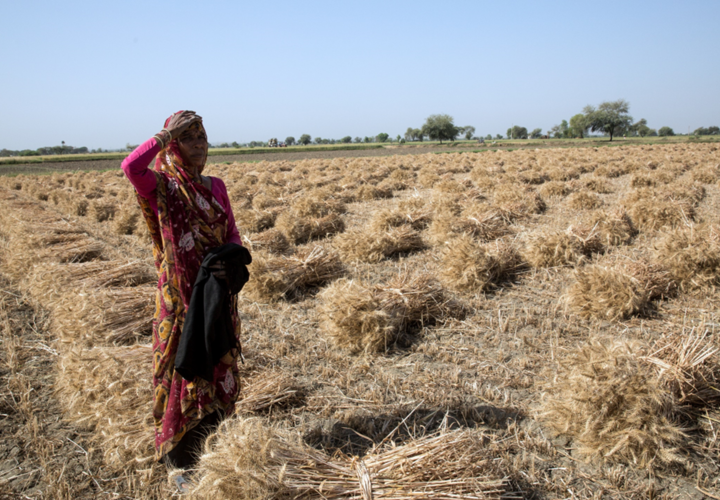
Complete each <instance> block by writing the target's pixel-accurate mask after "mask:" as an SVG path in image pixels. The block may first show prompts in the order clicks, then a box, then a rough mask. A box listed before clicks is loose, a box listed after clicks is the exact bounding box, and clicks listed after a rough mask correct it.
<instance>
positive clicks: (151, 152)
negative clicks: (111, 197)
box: [121, 137, 162, 198]
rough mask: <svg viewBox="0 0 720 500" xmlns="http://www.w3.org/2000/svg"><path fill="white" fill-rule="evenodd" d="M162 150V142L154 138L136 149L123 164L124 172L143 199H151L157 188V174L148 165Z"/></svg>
mask: <svg viewBox="0 0 720 500" xmlns="http://www.w3.org/2000/svg"><path fill="white" fill-rule="evenodd" d="M161 149H162V144H161V141H160V140H159V139H157V138H156V137H152V138H151V139H148V140H147V141H145V142H143V143H142V144H140V145H139V146H138V147H137V148H135V151H133V152H132V153H130V155H129V156H127V157H126V158H125V159H124V160H123V162H122V167H121V168H122V169H123V172H125V175H126V176H127V178H128V179H129V180H130V183H131V184H132V185H133V187H134V188H135V190H136V191H137V192H138V194H139V195H140V196H142V197H143V198H151V197H152V195H153V192H154V191H155V188H156V187H157V180H156V179H155V174H153V173H152V172H151V171H150V170H149V169H148V165H150V162H152V160H153V158H155V155H157V154H158V153H159V152H160V150H161Z"/></svg>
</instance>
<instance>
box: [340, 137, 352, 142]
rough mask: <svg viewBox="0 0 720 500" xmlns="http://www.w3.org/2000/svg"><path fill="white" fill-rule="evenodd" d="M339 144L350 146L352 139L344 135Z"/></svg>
mask: <svg viewBox="0 0 720 500" xmlns="http://www.w3.org/2000/svg"><path fill="white" fill-rule="evenodd" d="M340 142H342V143H343V144H350V143H351V142H352V137H350V136H349V135H346V136H345V137H343V138H342V139H340Z"/></svg>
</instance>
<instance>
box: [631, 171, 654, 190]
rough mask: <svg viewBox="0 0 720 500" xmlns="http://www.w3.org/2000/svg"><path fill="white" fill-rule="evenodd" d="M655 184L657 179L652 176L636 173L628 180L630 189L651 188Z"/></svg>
mask: <svg viewBox="0 0 720 500" xmlns="http://www.w3.org/2000/svg"><path fill="white" fill-rule="evenodd" d="M656 184H657V179H656V178H655V177H654V176H653V175H649V174H641V173H637V174H635V175H633V176H632V179H630V187H634V188H639V187H652V186H654V185H656Z"/></svg>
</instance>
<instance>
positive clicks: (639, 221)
mask: <svg viewBox="0 0 720 500" xmlns="http://www.w3.org/2000/svg"><path fill="white" fill-rule="evenodd" d="M626 206H627V205H626ZM627 208H628V213H629V214H630V217H631V218H632V220H633V222H635V224H636V225H637V227H638V228H640V229H644V230H647V231H653V230H657V229H660V228H662V227H665V226H669V227H676V226H679V225H681V224H686V223H688V222H689V221H691V220H693V219H694V218H695V209H694V208H693V206H692V205H691V204H690V203H688V202H687V201H684V200H679V201H675V200H671V201H666V200H653V199H641V200H638V201H637V202H635V203H634V204H632V205H630V206H627Z"/></svg>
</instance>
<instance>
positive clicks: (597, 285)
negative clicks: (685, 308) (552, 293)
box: [564, 265, 650, 320]
mask: <svg viewBox="0 0 720 500" xmlns="http://www.w3.org/2000/svg"><path fill="white" fill-rule="evenodd" d="M575 277H576V280H577V281H576V282H575V283H574V284H573V285H571V286H570V288H569V290H568V291H567V292H566V294H565V297H564V299H565V301H566V304H567V305H568V306H569V307H570V308H571V309H572V310H574V311H575V312H576V313H577V314H578V315H580V316H582V317H584V318H590V317H594V318H598V319H606V320H616V319H627V318H629V317H630V316H632V315H634V314H637V313H639V312H642V311H643V310H645V309H646V308H647V306H648V304H649V300H650V298H649V297H648V294H647V293H646V292H645V290H644V285H643V284H642V283H640V282H639V281H638V280H637V279H636V278H634V277H632V276H631V275H629V273H627V272H623V271H622V270H620V269H615V268H607V267H603V266H597V265H596V266H590V267H587V268H582V269H578V270H577V271H575Z"/></svg>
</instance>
